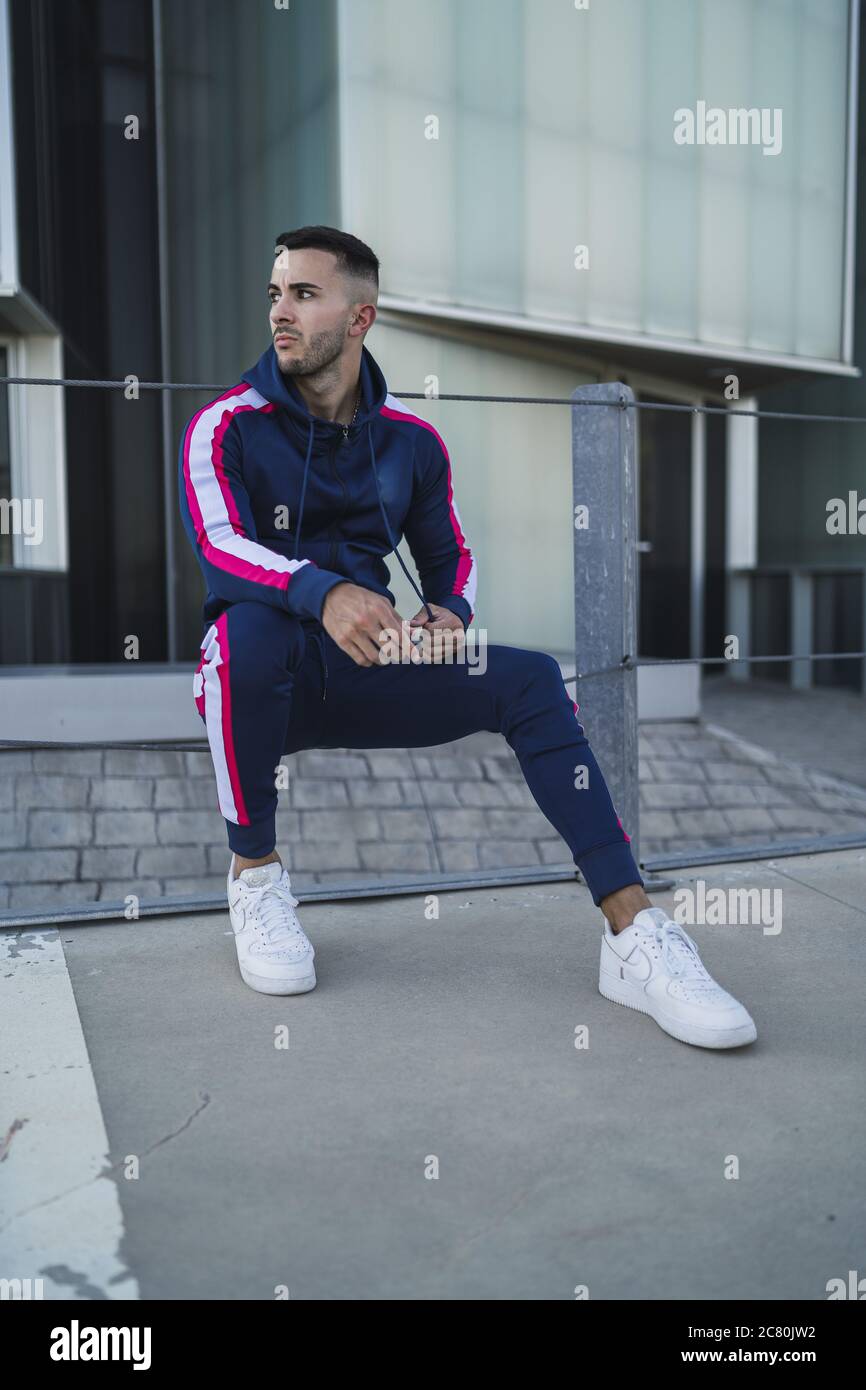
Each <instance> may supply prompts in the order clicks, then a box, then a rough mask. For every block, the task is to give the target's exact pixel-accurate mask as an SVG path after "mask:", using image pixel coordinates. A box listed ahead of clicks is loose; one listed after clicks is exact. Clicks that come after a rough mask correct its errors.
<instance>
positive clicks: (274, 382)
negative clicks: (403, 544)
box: [241, 343, 434, 622]
mask: <svg viewBox="0 0 866 1390" xmlns="http://www.w3.org/2000/svg"><path fill="white" fill-rule="evenodd" d="M241 380H242V381H246V382H248V383H249V385H250V386H252V387H254V388H255V390H256V391H258V392H259V394H260V395H261V396H264V398H265V400H266V401H270V402H271V403H272V404H273V405H275V406H276V407H277V409H276V411H275V412H274V413H275V415H276V418H277V421H278V423H279V425H280V428H281V429H282V431H283V433H284V434H285V435H286V438H287V439H288V441H289V442H290V444H293V445H294V446H295V447H301V448H303V449H304V452H305V458H304V476H303V481H302V483H301V502H300V507H299V509H298V524H297V528H296V531H295V559H297V558H298V552H299V547H300V544H301V526H302V523H303V519H304V501H305V498H306V493H307V478H308V476H309V472H310V460H311V458H312V456H313V454H320V453H324V452H325V451H326V450H327V449H329V448H330V447H331V445H332V444H333V442H334V440H335V439H336V438H337V436H338V435H339V434H341V433H342V432H344V431H345V434H346V438H347V439H348V440H349V441H350V443H352V444H355V445H357V444H358V443H359V442H360V441H361V437H362V436H366V448H367V452H368V453H369V458H370V468H371V470H372V473H373V480H374V482H375V484H376V493H377V496H378V498H379V511H380V512H381V514H382V520H383V521H384V523H385V534H386V536H387V538H388V543H389V545H390V546H391V549H392V550H393V551H394V554H395V555H396V556H397V559H398V561H399V562H400V565H401V566H402V569H403V573H404V574H405V575H406V578H407V579H408V580H409V583H410V584H411V585H412V588H413V589H414V590H415V593H416V594H417V595H418V597H419V598H420V600H421V604H422V607H424V608H425V609H426V611H427V616H428V618H429V620H430V621H431V622H433V621H434V615H433V613H432V612H431V610H430V607H429V605H428V603H427V600H426V599H425V598H424V595H423V594H422V592H421V590H420V589H419V588H418V585H417V584H416V583H415V580H414V579H413V578H412V575H411V574H410V573H409V571H408V570H407V568H406V566H405V564H403V557H402V555H401V554H400V552H399V551H398V550H397V541H396V540H395V539H394V533H393V531H392V529H391V523H390V521H389V520H388V513H387V511H386V510H385V504H384V502H383V500H382V488H381V486H380V483H379V474H378V472H377V471H376V451H375V448H374V446H373V422H374V421H375V420H378V419H379V418H380V415H379V412H380V410H381V409H382V406H383V405H384V404H385V397H386V396H387V394H388V387H387V384H386V382H385V377H384V375H383V373H382V369H381V367H380V366H379V364H378V362H377V361H376V359H375V357H374V356H373V354H372V353H371V352H370V350H369V348H367V347H366V346H362V347H361V369H360V383H361V400H360V403H359V405H358V413H357V414H356V416H355V419H354V422H353V423H352V424H351V425H346V426H344V425H341V424H339V423H338V422H337V421H335V420H322V419H320V418H319V416H318V415H311V414H310V411H309V409H308V407H307V404H306V402H305V401H304V399H303V397H302V396H301V394H300V392H299V391H298V388H297V386H296V385H295V383H294V381H293V380H292V378H291V377H290V376H286V375H285V373H283V372H281V371H280V364H279V362H278V360H277V351H276V348H275V347H274V345H273V343H271V344H270V346H269V347H268V348H267V349H266V350H265V351H264V352H263V353H262V355H261V357H260V358H259V360H258V362H257V363H256V365H255V366H254V367H250V368H249V370H248V371H246V372H242V373H241Z"/></svg>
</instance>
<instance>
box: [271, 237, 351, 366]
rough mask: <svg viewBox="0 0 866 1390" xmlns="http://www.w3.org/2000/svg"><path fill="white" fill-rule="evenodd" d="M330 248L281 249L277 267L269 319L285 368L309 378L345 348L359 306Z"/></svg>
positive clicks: (272, 280)
mask: <svg viewBox="0 0 866 1390" xmlns="http://www.w3.org/2000/svg"><path fill="white" fill-rule="evenodd" d="M346 293H347V282H346V281H345V280H344V279H343V277H342V275H340V273H339V272H338V270H337V261H336V257H334V256H333V255H332V254H331V252H330V251H317V250H314V249H313V248H311V247H304V248H303V249H301V250H298V251H288V250H286V248H285V247H280V248H279V254H278V255H277V258H276V260H275V261H274V265H273V269H272V270H271V282H270V284H269V285H268V299H269V300H270V304H271V310H270V314H269V316H268V317H269V321H270V326H271V335H272V337H273V340H274V349H275V351H276V354H277V362H278V363H279V367H280V371H281V372H285V373H286V374H287V375H288V376H307V375H308V374H309V373H311V372H316V371H319V370H320V369H321V368H322V367H327V366H328V365H329V364H330V363H331V362H333V361H335V360H336V359H337V358H338V357H340V356H341V354H342V353H343V352H344V351H345V349H346V347H347V345H348V343H349V338H348V336H347V330H348V328H349V325H350V323H351V322H352V320H353V318H354V313H353V309H354V308H356V307H357V306H354V305H352V304H349V303H347V300H346Z"/></svg>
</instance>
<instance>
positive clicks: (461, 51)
mask: <svg viewBox="0 0 866 1390" xmlns="http://www.w3.org/2000/svg"><path fill="white" fill-rule="evenodd" d="M340 17H341V65H340V75H341V100H342V125H341V135H342V141H343V146H344V148H343V165H344V170H345V181H346V202H345V205H344V220H343V224H344V225H346V226H351V227H352V228H353V229H354V230H355V231H356V232H357V233H358V235H360V236H363V237H364V238H365V239H366V240H368V241H370V243H371V244H372V245H374V246H376V248H377V251H378V253H379V255H380V256H381V257H382V259H383V262H384V264H385V266H386V274H385V278H384V282H383V288H385V289H386V290H387V291H388V292H390V293H392V294H397V295H404V296H406V297H408V298H423V299H429V300H434V301H438V302H442V303H448V304H455V305H463V306H465V307H466V308H479V309H495V310H503V311H508V312H510V313H515V314H524V315H527V316H528V317H530V318H533V317H540V318H544V319H560V320H563V321H564V322H569V323H575V324H582V325H587V326H594V327H598V328H600V329H606V330H617V331H620V332H628V333H634V334H641V335H647V336H653V335H660V336H663V337H666V338H673V339H676V340H681V341H682V342H683V343H692V344H706V345H716V346H718V347H719V348H721V349H724V348H727V347H730V348H737V347H739V348H750V349H757V350H766V351H771V352H778V353H790V354H795V355H803V356H811V357H820V358H829V359H838V358H839V357H840V356H841V351H842V347H841V340H842V283H843V275H842V268H843V255H844V237H843V228H844V209H845V198H844V176H845V149H846V140H845V137H846V116H847V112H846V99H847V42H848V4H847V0H762V3H760V4H753V3H750V0H728V2H727V3H726V4H724V5H719V4H717V3H715V0H652V4H647V3H646V0H605V3H604V4H598V5H592V6H591V7H590V8H589V9H588V10H578V9H576V8H575V7H574V6H573V5H571V4H565V3H562V0H473V3H472V4H466V3H464V2H463V0H439V2H438V3H437V4H435V5H430V4H428V3H427V0H350V2H349V3H342V4H341V5H340ZM702 101H703V102H705V103H706V106H707V107H708V108H712V107H719V108H723V109H724V110H725V111H727V110H729V109H736V108H741V107H742V108H747V109H748V108H756V109H758V110H764V109H766V111H767V112H768V120H770V119H771V113H772V112H773V111H774V110H775V109H776V108H779V109H781V111H782V125H781V133H782V142H781V150H780V152H779V153H778V154H774V155H764V154H763V152H762V149H761V148H758V147H756V146H755V145H753V144H730V143H729V144H726V145H710V144H697V143H695V144H692V145H685V144H677V143H676V142H675V140H674V113H675V111H677V110H679V109H681V108H690V109H691V110H692V111H693V112H694V113H695V116H696V118H697V114H698V103H699V102H702ZM769 132H770V127H769V126H768V133H769ZM431 137H435V138H431ZM580 245H585V246H586V247H587V248H588V253H589V269H575V264H574V262H575V247H577V246H580Z"/></svg>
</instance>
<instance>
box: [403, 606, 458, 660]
mask: <svg viewBox="0 0 866 1390" xmlns="http://www.w3.org/2000/svg"><path fill="white" fill-rule="evenodd" d="M428 607H429V609H430V612H431V613H432V614H433V617H434V621H433V622H432V623H431V622H430V619H429V618H428V617H427V609H426V608H422V609H420V610H419V611H418V612H417V613H416V614H415V616H414V618H410V619H409V631H410V634H411V633H415V632H419V633H420V634H421V640H420V641H419V642H418V650H419V652H420V653H421V656H422V658H423V660H424V661H427V662H429V661H433V662H443V661H447V660H448V657H449V655H452V654H453V653H454V652H457V651H459V650H460V647H461V646H462V644H463V642H464V640H465V637H466V633H465V631H464V628H463V623H462V622H461V620H460V619H459V618H458V616H457V614H456V613H452V612H451V609H450V608H443V607H442V606H441V605H440V604H438V603H431V604H428ZM446 633H448V634H451V635H449V636H445V634H446Z"/></svg>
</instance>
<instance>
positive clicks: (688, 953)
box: [653, 918, 721, 995]
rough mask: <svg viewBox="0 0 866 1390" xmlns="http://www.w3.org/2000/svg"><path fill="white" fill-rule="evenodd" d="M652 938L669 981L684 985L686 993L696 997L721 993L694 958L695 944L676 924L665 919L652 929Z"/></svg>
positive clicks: (696, 957)
mask: <svg viewBox="0 0 866 1390" xmlns="http://www.w3.org/2000/svg"><path fill="white" fill-rule="evenodd" d="M653 935H654V937H655V941H656V944H657V945H658V947H659V953H660V956H661V960H662V965H663V966H664V968H665V970H666V971H667V973H668V974H669V975H670V976H671V978H672V979H674V980H682V981H683V982H684V983H685V982H687V983H688V985H689V989H690V990H694V991H695V993H696V994H698V995H707V994H714V993H716V992H717V991H721V986H720V985H718V984H717V983H716V981H715V980H714V979H713V977H712V975H711V974H710V972H709V971H708V970H707V967H706V966H705V965H704V963H703V961H702V960H701V958H700V956H699V955H698V948H697V944H696V943H695V942H694V941H693V940H692V938H691V937H690V936H689V934H688V932H687V931H685V930H684V928H683V927H681V926H680V924H679V923H678V922H672V921H671V920H670V918H668V920H667V922H665V923H663V924H660V925H658V926H656V927H655V929H654V931H653Z"/></svg>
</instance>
